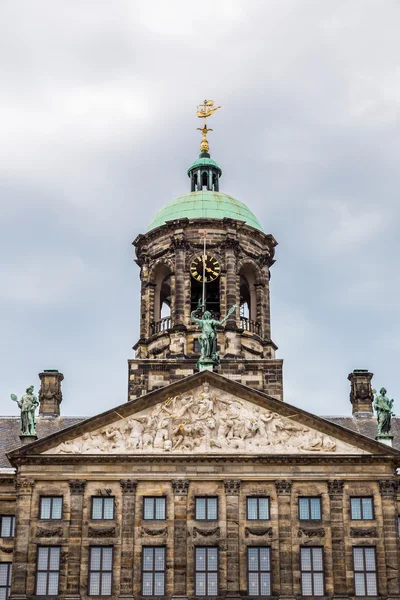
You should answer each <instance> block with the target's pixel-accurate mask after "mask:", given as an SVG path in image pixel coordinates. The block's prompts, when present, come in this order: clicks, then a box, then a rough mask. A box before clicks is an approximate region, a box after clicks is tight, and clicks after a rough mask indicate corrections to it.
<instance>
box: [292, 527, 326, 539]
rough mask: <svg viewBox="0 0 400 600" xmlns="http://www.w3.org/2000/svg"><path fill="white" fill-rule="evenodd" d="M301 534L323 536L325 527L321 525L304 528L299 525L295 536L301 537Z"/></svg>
mask: <svg viewBox="0 0 400 600" xmlns="http://www.w3.org/2000/svg"><path fill="white" fill-rule="evenodd" d="M303 535H305V536H306V537H308V538H314V537H325V529H324V528H323V527H316V528H313V529H311V528H307V529H306V528H304V527H301V528H300V529H299V531H298V532H297V536H298V537H303Z"/></svg>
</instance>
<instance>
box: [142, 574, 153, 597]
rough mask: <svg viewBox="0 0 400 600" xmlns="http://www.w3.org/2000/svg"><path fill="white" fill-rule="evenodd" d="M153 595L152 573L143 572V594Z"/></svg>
mask: <svg viewBox="0 0 400 600" xmlns="http://www.w3.org/2000/svg"><path fill="white" fill-rule="evenodd" d="M152 595H153V573H143V596H152Z"/></svg>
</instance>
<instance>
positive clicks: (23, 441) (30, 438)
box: [19, 435, 38, 446]
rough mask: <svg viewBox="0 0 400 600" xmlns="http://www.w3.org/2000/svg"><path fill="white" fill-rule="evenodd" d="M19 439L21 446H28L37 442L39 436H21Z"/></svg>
mask: <svg viewBox="0 0 400 600" xmlns="http://www.w3.org/2000/svg"><path fill="white" fill-rule="evenodd" d="M19 439H20V440H21V446H26V445H27V444H32V442H36V440H37V439H38V437H37V435H20V436H19Z"/></svg>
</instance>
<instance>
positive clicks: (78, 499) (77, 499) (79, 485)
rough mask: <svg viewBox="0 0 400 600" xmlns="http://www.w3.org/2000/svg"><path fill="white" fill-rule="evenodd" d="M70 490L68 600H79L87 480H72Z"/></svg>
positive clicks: (66, 595)
mask: <svg viewBox="0 0 400 600" xmlns="http://www.w3.org/2000/svg"><path fill="white" fill-rule="evenodd" d="M68 483H69V490H70V515H71V523H70V529H69V544H68V567H67V592H66V594H65V598H66V600H72V599H73V600H79V598H80V597H81V595H80V580H81V555H82V523H83V497H84V493H85V487H86V479H71V480H70V481H69V482H68Z"/></svg>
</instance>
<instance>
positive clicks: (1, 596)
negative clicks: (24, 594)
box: [0, 587, 8, 600]
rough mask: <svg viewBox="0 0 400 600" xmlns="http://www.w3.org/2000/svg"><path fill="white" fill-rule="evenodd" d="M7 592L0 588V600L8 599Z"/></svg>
mask: <svg viewBox="0 0 400 600" xmlns="http://www.w3.org/2000/svg"><path fill="white" fill-rule="evenodd" d="M7 594H8V591H7V588H5V587H3V588H0V600H6V599H7V598H8V595H7Z"/></svg>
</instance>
